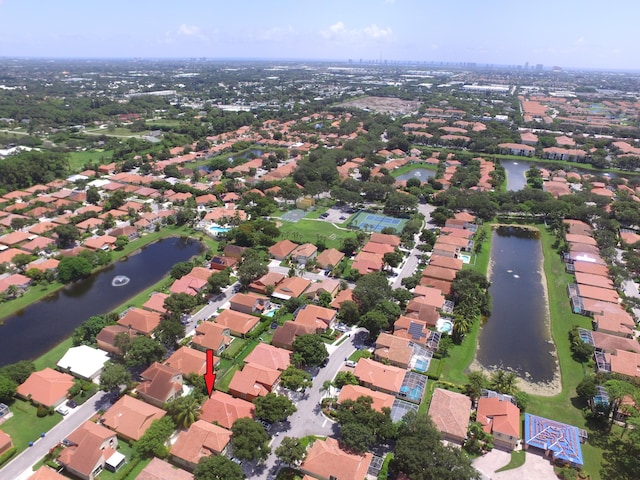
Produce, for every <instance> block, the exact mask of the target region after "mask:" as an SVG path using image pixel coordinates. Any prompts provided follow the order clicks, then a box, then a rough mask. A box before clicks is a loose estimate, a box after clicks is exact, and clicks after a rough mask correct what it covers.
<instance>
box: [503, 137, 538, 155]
mask: <svg viewBox="0 0 640 480" xmlns="http://www.w3.org/2000/svg"><path fill="white" fill-rule="evenodd" d="M523 142H524V139H523ZM498 147H499V148H500V151H501V152H502V153H506V154H508V155H520V156H523V157H532V156H533V155H534V154H535V153H536V149H535V148H534V147H532V146H530V145H525V144H524V143H500V144H499V145H498Z"/></svg>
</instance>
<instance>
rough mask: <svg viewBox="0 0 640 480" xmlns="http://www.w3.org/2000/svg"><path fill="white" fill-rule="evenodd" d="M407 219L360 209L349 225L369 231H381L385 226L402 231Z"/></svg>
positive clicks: (397, 231) (398, 231)
mask: <svg viewBox="0 0 640 480" xmlns="http://www.w3.org/2000/svg"><path fill="white" fill-rule="evenodd" d="M406 223H407V220H406V219H404V218H394V217H388V216H386V215H382V214H379V213H371V212H367V211H364V210H360V211H359V212H358V213H356V214H355V215H354V216H353V218H352V219H351V221H350V222H349V226H350V227H353V228H357V229H359V230H365V231H367V232H381V231H382V229H383V228H388V227H390V228H394V229H395V230H396V233H400V232H401V231H402V229H403V228H404V226H405V224H406Z"/></svg>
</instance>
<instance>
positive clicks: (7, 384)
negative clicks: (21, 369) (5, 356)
mask: <svg viewBox="0 0 640 480" xmlns="http://www.w3.org/2000/svg"><path fill="white" fill-rule="evenodd" d="M17 389H18V384H17V383H16V382H14V381H13V380H11V379H9V378H7V377H5V376H4V375H0V403H4V404H9V403H11V402H13V396H14V395H15V394H16V390H17Z"/></svg>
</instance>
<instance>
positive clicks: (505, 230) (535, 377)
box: [476, 226, 557, 382]
mask: <svg viewBox="0 0 640 480" xmlns="http://www.w3.org/2000/svg"><path fill="white" fill-rule="evenodd" d="M491 242H492V243H491V275H490V278H489V280H490V281H491V287H490V288H489V292H490V293H491V297H492V312H491V316H490V317H489V318H488V319H487V321H486V323H485V324H484V325H483V327H482V329H481V331H480V335H479V339H478V344H479V347H478V352H477V356H476V359H477V360H478V362H479V363H480V364H481V365H482V366H483V367H485V368H489V369H495V368H502V369H504V370H510V371H513V372H515V373H516V374H517V375H518V376H520V377H522V378H524V379H526V380H529V381H533V382H551V381H552V380H553V379H554V374H555V371H556V368H557V367H556V361H555V357H554V356H553V353H554V352H555V347H554V345H553V344H552V343H550V342H551V340H550V333H549V326H548V325H547V319H548V309H547V304H546V301H547V300H546V296H545V292H544V288H543V284H542V281H543V280H544V278H543V275H544V272H543V271H541V265H542V262H541V261H542V246H541V243H540V240H539V232H537V231H532V230H525V229H523V228H518V227H509V226H508V227H499V228H498V229H496V230H494V231H493V233H492V240H491Z"/></svg>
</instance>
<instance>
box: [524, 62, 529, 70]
mask: <svg viewBox="0 0 640 480" xmlns="http://www.w3.org/2000/svg"><path fill="white" fill-rule="evenodd" d="M524 69H525V70H529V62H524Z"/></svg>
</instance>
